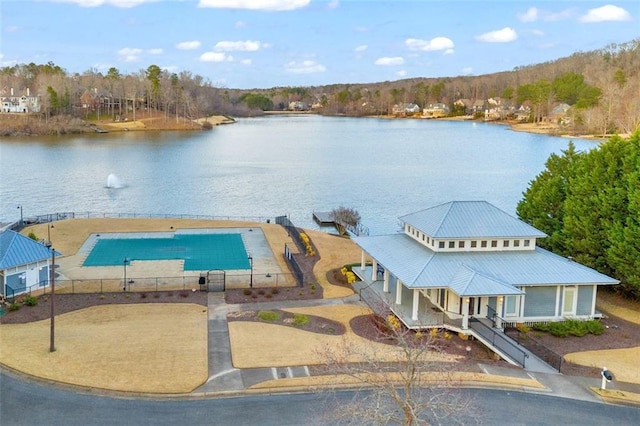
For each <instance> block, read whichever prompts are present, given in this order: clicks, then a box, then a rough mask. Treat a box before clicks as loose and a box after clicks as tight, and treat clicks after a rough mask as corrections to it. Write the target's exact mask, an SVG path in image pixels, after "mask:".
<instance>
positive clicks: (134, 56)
mask: <svg viewBox="0 0 640 426" xmlns="http://www.w3.org/2000/svg"><path fill="white" fill-rule="evenodd" d="M141 54H142V49H138V48H135V47H125V48H123V49H120V50H118V56H119V57H120V60H121V61H124V62H136V61H138V60H140V55H141Z"/></svg>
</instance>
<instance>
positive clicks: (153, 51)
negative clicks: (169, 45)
mask: <svg viewBox="0 0 640 426" xmlns="http://www.w3.org/2000/svg"><path fill="white" fill-rule="evenodd" d="M148 52H149V54H151V55H162V52H164V51H163V50H162V49H160V48H156V49H149V50H148Z"/></svg>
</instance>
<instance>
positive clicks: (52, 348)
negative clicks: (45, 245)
mask: <svg viewBox="0 0 640 426" xmlns="http://www.w3.org/2000/svg"><path fill="white" fill-rule="evenodd" d="M49 248H50V249H51V267H50V268H49V273H50V274H51V336H50V339H49V352H54V351H55V350H56V344H55V330H56V327H55V318H56V316H55V303H54V301H55V294H56V250H55V249H54V248H53V247H51V243H49Z"/></svg>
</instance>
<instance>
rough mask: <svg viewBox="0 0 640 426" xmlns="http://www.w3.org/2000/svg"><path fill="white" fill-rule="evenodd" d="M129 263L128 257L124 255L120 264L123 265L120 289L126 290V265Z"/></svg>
mask: <svg viewBox="0 0 640 426" xmlns="http://www.w3.org/2000/svg"><path fill="white" fill-rule="evenodd" d="M128 264H129V259H127V258H126V257H125V258H124V259H123V260H122V266H124V281H123V283H122V291H127V265H128Z"/></svg>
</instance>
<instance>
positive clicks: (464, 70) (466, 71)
mask: <svg viewBox="0 0 640 426" xmlns="http://www.w3.org/2000/svg"><path fill="white" fill-rule="evenodd" d="M462 74H464V75H470V74H473V68H471V67H464V68H462Z"/></svg>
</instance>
